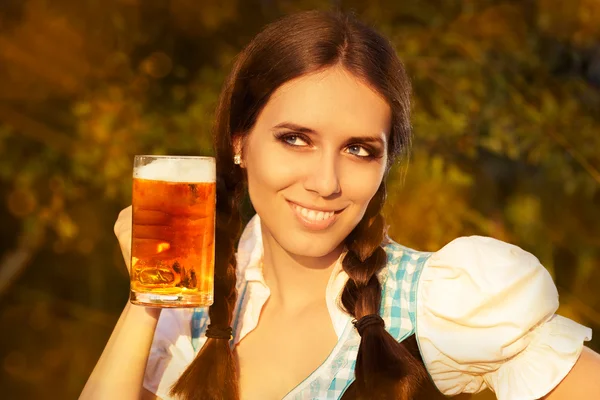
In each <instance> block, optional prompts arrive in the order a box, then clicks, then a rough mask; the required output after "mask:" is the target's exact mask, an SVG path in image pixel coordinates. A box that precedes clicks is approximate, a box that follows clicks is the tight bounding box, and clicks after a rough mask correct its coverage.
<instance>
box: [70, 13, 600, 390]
mask: <svg viewBox="0 0 600 400" xmlns="http://www.w3.org/2000/svg"><path fill="white" fill-rule="evenodd" d="M409 89H410V84H409V80H408V78H407V76H406V73H405V71H404V68H403V66H402V64H401V62H400V61H399V60H398V58H397V56H396V54H395V52H394V50H393V48H392V47H391V45H390V44H389V42H388V41H386V40H385V39H384V38H383V37H381V36H380V35H379V34H377V33H376V32H374V31H373V30H372V29H370V28H368V27H366V26H365V25H363V24H361V23H359V22H358V21H356V20H354V19H352V18H350V17H348V16H344V15H340V14H330V13H322V12H306V13H300V14H295V15H292V16H288V17H286V18H284V19H282V20H280V21H278V22H275V23H273V24H271V25H269V26H267V27H266V28H265V29H264V31H263V32H261V33H260V34H259V35H258V36H256V37H255V38H254V39H253V40H252V42H251V43H250V44H249V45H248V46H247V47H246V48H245V49H244V50H243V51H242V53H241V54H240V55H239V56H238V58H237V59H236V62H235V65H234V67H233V70H232V72H231V74H230V76H229V77H228V79H227V81H226V83H225V86H224V89H223V92H222V95H221V98H220V102H219V105H218V109H217V113H216V126H215V149H216V157H217V174H218V178H217V181H218V193H217V196H218V200H217V213H218V215H217V239H216V245H217V248H216V267H215V269H216V271H215V303H214V304H213V305H212V306H211V307H210V308H209V309H196V310H189V309H177V310H173V309H164V310H162V311H161V310H158V309H150V308H143V307H138V306H132V305H130V304H127V305H126V307H125V309H124V311H123V314H122V316H121V318H120V319H119V322H118V323H117V326H116V327H115V330H114V332H113V334H112V336H111V338H110V340H109V342H108V344H107V346H106V349H105V350H104V352H103V354H102V356H101V358H100V360H99V361H98V364H97V365H96V368H95V369H94V371H93V373H92V375H91V376H90V378H89V380H88V383H87V384H86V387H85V388H84V390H83V393H82V396H81V398H82V399H137V398H140V397H142V398H162V399H171V398H183V399H219V400H221V399H248V400H254V399H282V398H285V399H341V398H343V399H358V398H360V399H414V398H428V399H430V398H435V397H438V396H441V394H440V392H441V393H443V394H444V395H456V394H460V393H475V392H479V391H481V390H483V389H485V388H490V389H491V390H493V391H494V392H495V393H496V395H497V397H498V398H499V399H504V400H508V399H511V400H514V399H537V398H542V397H544V396H547V398H548V399H553V400H556V399H567V398H568V399H572V398H577V399H586V398H590V399H591V398H600V383H599V382H600V357H599V356H598V355H597V354H596V353H593V352H592V351H590V350H589V349H587V348H585V347H584V346H583V342H584V341H586V340H589V339H590V338H591V330H590V329H589V328H586V327H584V326H581V325H579V324H577V323H575V322H573V321H571V320H569V319H566V318H563V317H561V316H559V315H556V314H555V311H556V310H557V307H558V295H557V292H556V288H555V286H554V284H553V282H552V279H551V277H550V275H549V274H548V272H547V271H546V270H545V269H544V268H543V267H542V266H541V265H540V263H539V262H538V260H537V259H536V258H535V257H534V256H532V255H531V254H529V253H527V252H525V251H523V250H521V249H519V248H518V247H515V246H512V245H510V244H507V243H503V242H500V241H497V240H494V239H491V238H485V237H478V236H472V237H464V238H459V239H456V240H455V241H453V242H451V243H449V244H448V245H446V246H445V247H443V248H442V249H441V250H440V251H438V252H435V253H425V252H419V251H415V250H411V249H409V248H406V247H404V246H401V245H399V244H397V243H394V242H393V241H391V240H390V239H389V238H388V237H387V236H386V225H385V223H384V220H383V217H382V216H381V213H380V212H381V208H382V205H383V203H384V200H385V196H386V185H385V178H386V175H387V173H388V171H389V168H390V166H391V165H392V163H393V161H394V159H395V158H396V157H397V156H399V155H401V154H402V153H403V152H406V151H408V148H409V145H410V139H411V136H410V135H411V131H410V120H409V110H410V105H409V92H410V90H409ZM246 189H247V190H248V192H249V196H250V199H251V202H252V205H253V207H254V209H255V210H256V215H255V216H254V217H253V218H252V220H251V221H250V222H249V223H248V224H247V225H246V227H245V229H244V231H243V233H242V235H241V238H240V239H239V244H238V247H237V254H236V253H235V252H234V250H235V244H236V243H237V241H238V236H239V232H240V217H239V211H238V204H239V202H240V199H241V198H242V196H243V194H244V191H245V190H246ZM130 228H131V211H130V209H126V210H125V211H124V212H122V213H121V215H120V216H119V219H118V220H117V223H116V224H115V232H116V234H117V236H118V238H119V241H120V243H121V246H122V248H123V252H124V255H125V259H126V260H129V256H128V254H129V243H130V234H131V233H130ZM209 321H210V322H209Z"/></svg>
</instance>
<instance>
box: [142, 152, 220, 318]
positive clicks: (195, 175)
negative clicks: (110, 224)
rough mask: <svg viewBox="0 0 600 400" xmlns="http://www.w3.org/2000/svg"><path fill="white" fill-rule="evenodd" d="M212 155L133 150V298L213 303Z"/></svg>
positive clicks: (158, 303) (163, 303)
mask: <svg viewBox="0 0 600 400" xmlns="http://www.w3.org/2000/svg"><path fill="white" fill-rule="evenodd" d="M215 173H216V168H215V159H214V158H212V157H191V156H136V157H135V160H134V167H133V194H132V203H133V229H132V245H131V271H130V278H131V291H130V301H131V302H132V303H133V304H141V305H145V306H155V307H204V306H209V305H211V304H212V303H213V277H214V253H215V250H214V249H215V247H214V234H215V207H216V183H215V180H216V179H215V178H216V177H215Z"/></svg>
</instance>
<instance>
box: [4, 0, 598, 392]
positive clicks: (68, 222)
mask: <svg viewBox="0 0 600 400" xmlns="http://www.w3.org/2000/svg"><path fill="white" fill-rule="evenodd" d="M332 6H336V7H342V8H343V9H346V10H354V11H355V12H356V13H357V14H358V15H360V16H361V17H362V19H364V20H365V21H367V22H369V23H371V24H373V25H374V26H376V27H377V28H378V29H379V30H380V31H382V32H383V33H384V34H386V35H387V36H389V37H390V39H391V40H392V41H393V42H394V44H395V46H396V47H397V50H398V53H399V55H400V56H401V58H402V59H403V60H404V62H405V63H406V66H407V68H408V70H409V73H410V75H411V77H412V79H413V85H414V92H415V93H414V116H413V123H414V128H415V138H414V146H413V152H412V156H411V158H410V162H409V161H408V160H404V162H402V163H400V164H399V166H398V167H397V168H396V169H395V170H394V173H393V174H392V176H391V178H390V198H389V201H388V206H387V211H386V212H387V215H388V221H392V228H391V233H392V237H394V238H395V239H396V240H397V241H399V242H401V243H403V244H406V245H408V246H412V247H414V248H418V249H423V250H437V249H439V248H440V247H442V246H443V245H444V244H446V243H447V242H449V241H451V240H452V239H453V238H455V237H457V236H461V235H473V234H480V235H489V236H494V237H496V238H499V239H502V240H505V241H509V242H511V243H514V244H517V245H519V246H521V247H523V248H525V249H526V250H528V251H530V252H532V253H534V254H535V255H536V256H538V258H539V259H540V260H541V261H542V263H543V264H544V265H545V266H546V267H547V268H548V270H549V271H550V272H551V273H552V275H553V277H554V278H555V281H556V283H557V286H558V288H559V292H560V295H561V303H562V304H561V309H560V313H561V314H563V315H565V316H568V317H570V318H573V319H575V320H577V321H579V322H582V323H584V324H586V325H588V326H591V327H592V328H593V329H595V330H596V331H598V329H599V328H600V295H599V294H598V293H597V292H596V291H595V289H596V287H597V283H598V282H599V279H600V268H599V267H600V207H599V205H600V171H599V169H600V2H598V1H597V0H571V1H568V2H565V1H561V0H531V1H493V0H462V1H459V0H428V1H425V0H423V1H417V0H412V1H409V0H406V1H398V0H376V1H369V2H364V1H358V0H352V1H317V0H301V1H289V0H203V1H202V2H197V1H193V0H144V1H142V0H102V1H100V0H52V1H49V0H2V2H1V3H0V199H1V202H0V239H1V240H0V301H1V303H0V326H1V327H2V329H1V330H0V338H1V341H0V369H1V373H0V387H2V392H3V394H2V397H3V398H5V399H38V398H43V399H74V398H77V396H78V394H79V392H80V391H81V388H82V387H83V385H84V383H85V380H86V379H87V376H88V375H89V373H90V372H91V369H92V368H93V366H94V364H95V362H96V360H97V358H98V357H99V354H100V352H101V350H102V348H103V346H104V344H105V342H106V340H107V338H108V336H109V334H110V332H111V329H112V327H113V325H114V323H115V322H116V319H117V317H118V315H119V313H120V310H121V309H122V307H123V305H124V304H125V302H126V300H127V293H128V292H127V291H128V281H127V275H126V271H125V269H124V268H123V262H122V259H121V255H120V252H119V249H118V245H117V241H116V239H115V238H114V236H113V233H112V227H113V224H114V222H115V219H116V216H117V214H118V211H119V210H120V209H122V208H124V207H125V206H127V205H128V204H130V196H131V172H132V158H133V155H134V154H143V153H147V154H167V153H168V154H210V153H211V150H210V134H209V130H210V126H211V121H212V112H213V108H214V106H215V101H216V98H217V95H218V92H219V90H220V85H221V82H222V80H223V78H224V76H225V74H226V73H227V71H228V68H229V66H230V65H231V61H232V58H233V56H234V55H235V54H236V53H237V52H238V51H239V50H240V49H241V47H242V46H243V45H244V44H245V43H247V42H248V40H249V39H250V38H251V37H252V36H253V35H254V34H255V33H256V32H257V31H258V30H259V29H260V27H261V26H262V25H264V24H265V23H266V22H268V21H272V20H273V19H275V18H277V17H279V16H281V15H284V14H287V13H290V12H293V11H297V10H302V9H312V8H321V9H323V8H330V7H332ZM408 166H409V167H408ZM589 345H590V346H591V347H592V348H594V349H596V350H600V340H598V339H594V340H593V341H592V342H591V343H589ZM481 398H493V396H491V395H489V394H488V395H484V396H482V397H481Z"/></svg>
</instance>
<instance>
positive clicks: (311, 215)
mask: <svg viewBox="0 0 600 400" xmlns="http://www.w3.org/2000/svg"><path fill="white" fill-rule="evenodd" d="M288 203H289V205H290V207H291V208H292V210H293V211H294V214H295V215H296V217H297V218H298V220H299V221H300V222H301V223H302V224H303V225H304V226H305V227H307V228H309V229H315V230H319V229H325V228H328V227H329V226H331V224H333V223H334V222H335V220H336V219H337V216H338V214H340V213H341V212H342V211H343V209H341V210H314V209H310V208H306V207H302V206H300V205H298V204H296V203H294V202H291V201H289V200H288Z"/></svg>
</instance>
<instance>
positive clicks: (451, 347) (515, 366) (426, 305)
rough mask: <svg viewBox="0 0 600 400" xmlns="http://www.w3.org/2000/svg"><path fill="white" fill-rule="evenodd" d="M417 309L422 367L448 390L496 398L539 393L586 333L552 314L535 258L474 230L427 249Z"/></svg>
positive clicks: (549, 290)
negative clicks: (433, 250) (487, 392)
mask: <svg viewBox="0 0 600 400" xmlns="http://www.w3.org/2000/svg"><path fill="white" fill-rule="evenodd" d="M416 308H417V318H416V336H417V340H418V343H419V347H420V350H421V355H422V357H423V360H424V363H425V366H426V367H427V370H428V371H429V374H430V375H431V377H432V379H433V381H434V382H435V384H436V386H437V387H438V389H439V390H440V391H441V392H442V393H444V394H445V395H449V396H451V395H456V394H459V393H476V392H479V391H481V390H483V389H485V388H489V389H491V390H493V391H494V392H495V393H496V396H497V398H498V399H500V400H509V399H510V400H521V399H522V400H530V399H538V398H540V397H543V396H544V395H546V394H548V393H549V392H550V391H551V390H552V389H553V388H554V387H555V386H556V385H558V384H559V383H560V381H561V380H562V379H563V378H564V377H565V376H566V375H567V373H568V372H569V371H570V370H571V368H572V367H573V365H574V364H575V362H576V361H577V358H578V357H579V355H580V354H581V351H582V348H583V342H584V341H586V340H590V339H591V335H592V331H591V329H589V328H587V327H585V326H582V325H580V324H578V323H575V322H573V321H571V320H569V319H567V318H564V317H561V316H560V315H556V314H555V312H556V310H557V308H558V293H557V291H556V287H555V285H554V282H553V281H552V277H551V276H550V274H549V273H548V271H547V270H546V269H545V268H544V267H543V266H542V265H541V264H540V262H539V261H538V259H537V258H536V257H534V256H533V255H531V254H530V253H528V252H526V251H524V250H522V249H520V248H519V247H517V246H513V245H511V244H508V243H505V242H502V241H499V240H495V239H492V238H487V237H481V236H471V237H463V238H459V239H456V240H454V241H452V242H451V243H449V244H448V245H446V246H445V247H444V248H442V249H441V250H440V251H438V252H436V253H434V254H432V256H431V257H430V258H429V260H428V261H427V263H426V264H425V266H424V268H423V271H422V275H421V277H420V280H419V284H418V290H417V307H416Z"/></svg>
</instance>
